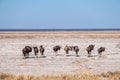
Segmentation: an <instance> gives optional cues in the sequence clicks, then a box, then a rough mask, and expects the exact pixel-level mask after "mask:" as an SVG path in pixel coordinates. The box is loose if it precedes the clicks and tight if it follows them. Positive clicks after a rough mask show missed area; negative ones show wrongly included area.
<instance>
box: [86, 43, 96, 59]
mask: <svg viewBox="0 0 120 80" xmlns="http://www.w3.org/2000/svg"><path fill="white" fill-rule="evenodd" d="M94 46H95V45H92V44H91V45H89V46H88V47H87V48H86V51H87V52H88V57H90V55H91V52H92V50H93V49H94Z"/></svg>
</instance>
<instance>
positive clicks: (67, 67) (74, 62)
mask: <svg viewBox="0 0 120 80" xmlns="http://www.w3.org/2000/svg"><path fill="white" fill-rule="evenodd" d="M89 44H95V49H94V51H93V52H92V57H88V56H87V52H86V47H87V46H88V45H89ZM26 45H29V46H38V47H39V46H40V45H43V46H44V47H45V56H46V57H41V56H40V53H39V57H38V58H36V57H35V55H34V53H33V52H31V53H30V58H29V59H23V56H22V49H23V48H24V46H26ZM55 45H60V46H62V49H61V50H60V52H58V56H56V55H55V53H54V52H53V50H52V48H53V46H55ZM65 45H78V46H79V49H80V51H79V57H76V56H75V52H72V51H71V52H70V56H66V54H65V51H64V50H63V49H64V47H65ZM101 46H103V47H105V48H106V51H105V52H103V55H102V57H99V56H98V53H97V49H98V48H99V47H101ZM84 71H92V72H95V73H102V72H108V71H120V32H119V31H108V32H106V31H102V32H0V72H7V73H12V74H34V75H51V74H52V75H53V74H54V75H59V74H76V73H80V72H84Z"/></svg>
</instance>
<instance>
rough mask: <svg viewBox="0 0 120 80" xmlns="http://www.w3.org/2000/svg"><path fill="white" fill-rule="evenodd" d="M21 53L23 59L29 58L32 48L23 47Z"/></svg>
mask: <svg viewBox="0 0 120 80" xmlns="http://www.w3.org/2000/svg"><path fill="white" fill-rule="evenodd" d="M22 52H23V56H24V57H25V58H27V57H29V52H32V48H31V47H30V46H25V47H24V48H23V49H22Z"/></svg>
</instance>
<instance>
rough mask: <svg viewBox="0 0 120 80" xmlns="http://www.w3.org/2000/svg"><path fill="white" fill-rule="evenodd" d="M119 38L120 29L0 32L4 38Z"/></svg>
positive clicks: (0, 37)
mask: <svg viewBox="0 0 120 80" xmlns="http://www.w3.org/2000/svg"><path fill="white" fill-rule="evenodd" d="M83 36H84V37H85V38H86V37H87V38H92V39H96V38H102V39H105V38H108V39H109V38H114V39H119V38H120V31H61V32H60V31H55V32H54V31H46V32H0V39H6V38H13V39H15V38H23V39H31V38H57V37H58V38H71V37H73V38H81V37H82V38H83Z"/></svg>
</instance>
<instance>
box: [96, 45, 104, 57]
mask: <svg viewBox="0 0 120 80" xmlns="http://www.w3.org/2000/svg"><path fill="white" fill-rule="evenodd" d="M104 51H105V48H104V47H100V48H98V54H99V55H100V56H101V55H102V52H104Z"/></svg>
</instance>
